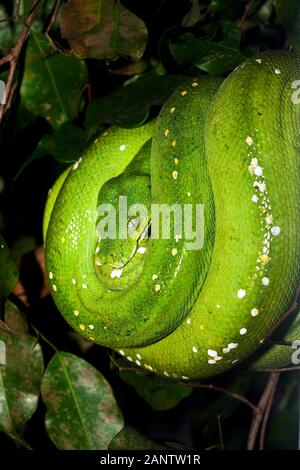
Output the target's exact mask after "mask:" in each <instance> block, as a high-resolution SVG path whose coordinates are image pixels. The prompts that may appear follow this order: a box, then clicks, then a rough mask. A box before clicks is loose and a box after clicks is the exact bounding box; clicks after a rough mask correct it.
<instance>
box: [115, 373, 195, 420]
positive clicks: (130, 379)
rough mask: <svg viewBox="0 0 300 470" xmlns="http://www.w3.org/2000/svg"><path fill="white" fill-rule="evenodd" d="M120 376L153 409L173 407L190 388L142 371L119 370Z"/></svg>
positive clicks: (185, 395) (187, 394)
mask: <svg viewBox="0 0 300 470" xmlns="http://www.w3.org/2000/svg"><path fill="white" fill-rule="evenodd" d="M119 375H120V377H121V378H122V380H124V382H126V383H127V384H128V385H131V387H133V388H134V389H135V391H136V392H137V393H138V395H140V396H141V397H142V398H143V399H144V400H145V401H146V402H147V403H148V405H150V406H151V407H152V408H153V410H154V411H164V410H169V409H170V408H174V406H176V405H178V403H180V402H181V400H183V399H184V398H186V397H188V396H189V395H190V394H191V393H192V390H191V389H189V388H187V387H184V386H183V385H179V384H177V383H175V382H171V381H169V380H165V379H163V378H162V377H158V376H156V375H146V374H145V373H144V372H134V371H120V372H119Z"/></svg>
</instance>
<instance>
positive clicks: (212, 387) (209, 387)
mask: <svg viewBox="0 0 300 470" xmlns="http://www.w3.org/2000/svg"><path fill="white" fill-rule="evenodd" d="M179 383H180V384H181V385H184V386H185V387H188V388H203V389H206V390H214V391H215V392H221V393H224V394H225V395H228V396H229V397H231V398H234V399H235V400H238V401H240V402H241V403H244V405H246V406H248V407H249V408H251V410H252V411H254V412H255V413H256V412H257V407H256V406H255V405H254V403H252V402H251V401H250V400H248V399H247V398H245V397H243V396H242V395H238V394H237V393H235V392H231V391H230V390H227V389H226V388H222V387H218V386H217V385H213V384H193V383H187V382H179Z"/></svg>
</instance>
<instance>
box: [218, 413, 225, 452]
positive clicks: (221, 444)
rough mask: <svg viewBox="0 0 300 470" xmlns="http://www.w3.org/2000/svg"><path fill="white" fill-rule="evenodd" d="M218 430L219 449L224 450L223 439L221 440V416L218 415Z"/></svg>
mask: <svg viewBox="0 0 300 470" xmlns="http://www.w3.org/2000/svg"><path fill="white" fill-rule="evenodd" d="M218 430H219V438H220V447H221V449H224V439H223V430H222V421H221V415H218Z"/></svg>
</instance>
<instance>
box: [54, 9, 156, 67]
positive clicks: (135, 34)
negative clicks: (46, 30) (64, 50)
mask: <svg viewBox="0 0 300 470" xmlns="http://www.w3.org/2000/svg"><path fill="white" fill-rule="evenodd" d="M60 27H61V34H62V36H63V37H64V38H65V39H67V41H68V42H69V44H70V46H71V48H72V51H73V52H74V54H75V55H76V56H77V57H80V58H85V59H86V58H90V59H109V60H116V59H118V58H119V57H120V56H130V57H131V59H132V60H134V61H135V60H139V59H140V58H141V57H142V55H143V53H144V50H145V47H146V44H147V39H148V32H147V28H146V26H145V23H144V22H143V21H142V20H141V19H140V18H138V17H137V16H136V15H134V14H133V13H131V12H130V11H129V10H127V9H126V8H125V7H123V5H122V4H121V3H120V1H119V0H117V1H116V0H106V1H105V2H104V1H103V0H69V2H68V3H66V4H65V6H64V8H63V11H62V15H61V23H60Z"/></svg>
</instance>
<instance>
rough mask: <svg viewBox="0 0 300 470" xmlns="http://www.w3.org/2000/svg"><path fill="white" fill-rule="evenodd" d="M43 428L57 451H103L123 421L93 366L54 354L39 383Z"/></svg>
mask: <svg viewBox="0 0 300 470" xmlns="http://www.w3.org/2000/svg"><path fill="white" fill-rule="evenodd" d="M42 397H43V400H44V402H45V404H46V406H47V409H48V411H47V414H46V429H47V432H48V434H49V437H50V439H51V440H52V441H53V442H54V444H55V445H56V447H57V448H58V449H65V450H70V449H76V450H101V449H107V448H108V445H109V443H110V441H111V439H112V438H113V437H114V436H115V435H116V434H117V433H118V432H119V431H120V430H121V429H122V427H123V418H122V414H121V412H120V410H119V408H118V405H117V403H116V400H115V398H114V395H113V392H112V389H111V387H110V385H109V384H108V382H107V381H106V380H105V379H104V377H103V376H102V375H101V374H100V372H98V371H97V370H96V369H94V367H92V366H91V365H90V364H88V363H87V362H86V361H84V360H83V359H80V358H79V357H77V356H74V355H73V354H69V353H65V352H57V353H56V354H55V355H54V357H53V358H52V359H51V361H50V363H49V365H48V367H47V370H46V373H45V375H44V378H43V383H42Z"/></svg>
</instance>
